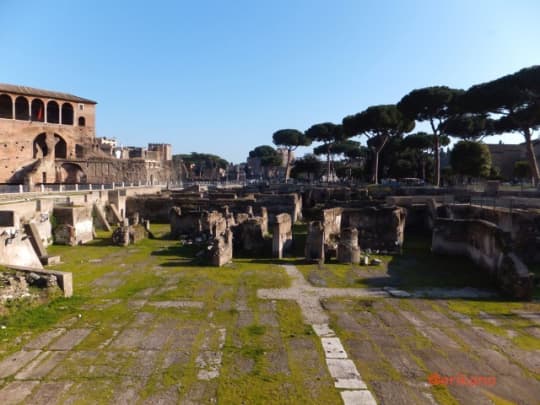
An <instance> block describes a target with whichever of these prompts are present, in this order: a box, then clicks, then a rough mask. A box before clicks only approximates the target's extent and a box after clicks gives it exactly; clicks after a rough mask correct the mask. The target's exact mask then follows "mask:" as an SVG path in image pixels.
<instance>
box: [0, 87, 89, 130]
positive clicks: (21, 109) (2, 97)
mask: <svg viewBox="0 0 540 405" xmlns="http://www.w3.org/2000/svg"><path fill="white" fill-rule="evenodd" d="M45 107H46V108H45ZM0 118H7V119H13V118H15V119H16V120H22V121H38V122H48V123H50V124H64V125H73V118H74V112H73V106H72V105H71V104H70V103H63V104H62V105H61V106H60V105H59V104H58V103H57V102H56V101H52V100H51V101H49V102H48V103H47V105H46V106H45V104H44V103H43V101H41V100H40V99H39V98H35V99H33V100H32V102H31V103H30V102H29V101H28V99H27V98H26V97H23V96H19V97H17V98H16V99H15V103H13V99H12V98H11V97H10V96H9V95H7V94H0ZM60 121H61V122H60ZM78 124H79V126H82V127H84V126H85V124H86V123H85V119H84V117H79V122H78Z"/></svg>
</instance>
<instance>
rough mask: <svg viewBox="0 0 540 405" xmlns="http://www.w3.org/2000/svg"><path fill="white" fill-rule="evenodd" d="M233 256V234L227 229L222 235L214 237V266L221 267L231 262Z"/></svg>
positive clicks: (212, 258)
mask: <svg viewBox="0 0 540 405" xmlns="http://www.w3.org/2000/svg"><path fill="white" fill-rule="evenodd" d="M232 257H233V234H232V232H231V231H230V229H227V230H226V231H225V232H224V233H223V234H222V235H220V236H217V237H216V238H214V241H213V243H212V246H211V249H210V262H211V264H212V266H217V267H221V266H223V265H224V264H227V263H229V262H230V261H231V260H232Z"/></svg>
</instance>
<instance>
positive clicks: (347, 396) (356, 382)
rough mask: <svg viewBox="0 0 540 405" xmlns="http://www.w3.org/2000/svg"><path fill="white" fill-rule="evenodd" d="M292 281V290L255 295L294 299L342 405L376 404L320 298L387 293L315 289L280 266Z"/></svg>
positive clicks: (293, 269)
mask: <svg viewBox="0 0 540 405" xmlns="http://www.w3.org/2000/svg"><path fill="white" fill-rule="evenodd" d="M283 267H284V268H285V271H287V274H288V275H289V277H290V278H291V287H290V288H285V289H260V290H258V291H257V296H258V297H259V298H262V299H280V300H293V301H296V302H297V303H298V305H299V306H300V309H301V311H302V315H303V317H304V320H305V321H306V323H307V324H308V325H311V326H312V327H313V330H314V331H315V333H316V334H317V336H319V337H320V339H321V344H322V347H323V350H324V353H325V358H326V365H327V367H328V371H329V372H330V375H331V376H332V378H334V386H335V387H336V388H337V389H339V390H340V395H341V398H342V399H343V402H344V403H345V405H353V404H358V405H373V404H377V402H376V401H375V399H374V398H373V395H372V394H371V393H370V392H369V390H368V389H367V387H366V384H365V383H364V381H363V380H362V377H361V376H360V373H359V372H358V370H357V369H356V366H355V365H354V362H353V361H352V360H351V359H349V358H348V356H347V352H346V351H345V349H344V348H343V345H342V344H341V341H340V340H339V338H338V337H337V336H336V334H335V332H334V331H333V330H332V329H330V327H329V325H328V315H327V313H326V311H325V310H324V309H323V307H322V306H321V299H324V298H332V297H364V298H368V297H371V298H377V297H387V296H388V293H387V292H385V291H383V290H380V289H373V290H369V289H358V288H317V287H313V286H311V285H310V284H309V283H308V282H307V281H306V280H305V279H304V276H303V275H302V273H300V272H299V271H298V269H297V268H296V267H294V266H292V265H285V266H283Z"/></svg>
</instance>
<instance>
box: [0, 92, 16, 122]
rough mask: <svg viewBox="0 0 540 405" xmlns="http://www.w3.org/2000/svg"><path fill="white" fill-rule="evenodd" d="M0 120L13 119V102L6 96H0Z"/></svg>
mask: <svg viewBox="0 0 540 405" xmlns="http://www.w3.org/2000/svg"><path fill="white" fill-rule="evenodd" d="M0 118H8V119H12V118H13V100H11V97H10V96H8V95H7V94H0Z"/></svg>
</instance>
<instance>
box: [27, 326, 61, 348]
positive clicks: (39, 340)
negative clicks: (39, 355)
mask: <svg viewBox="0 0 540 405" xmlns="http://www.w3.org/2000/svg"><path fill="white" fill-rule="evenodd" d="M65 331H66V330H65V329H64V328H58V329H51V330H48V331H46V332H43V333H42V334H41V335H39V336H37V337H36V338H35V339H34V340H32V341H30V342H28V343H27V344H26V345H25V346H24V348H25V349H26V350H31V349H43V348H44V347H45V346H47V345H48V344H49V343H50V342H51V341H52V340H53V339H55V338H57V337H58V336H60V335H61V334H62V333H64V332H65Z"/></svg>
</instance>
